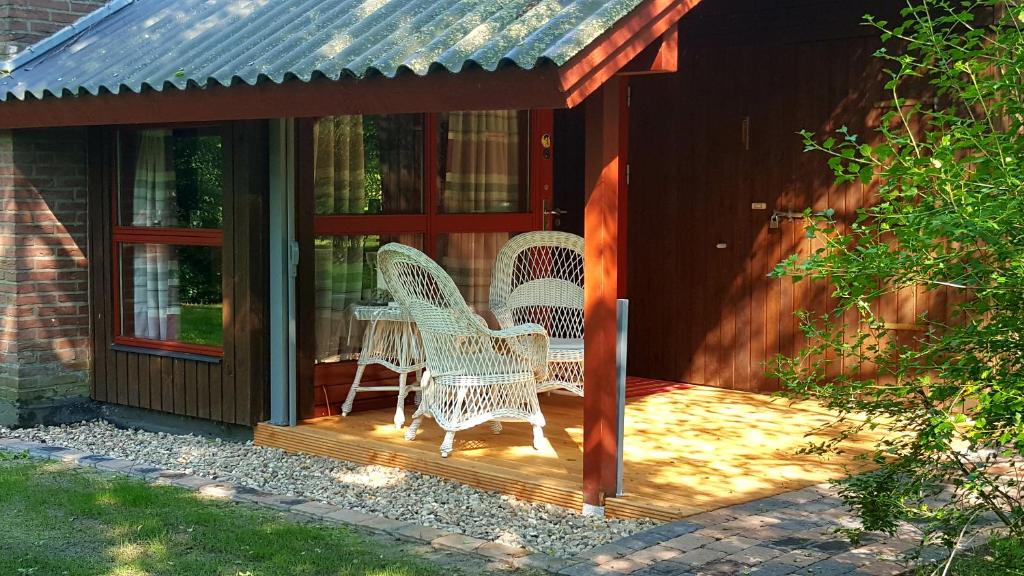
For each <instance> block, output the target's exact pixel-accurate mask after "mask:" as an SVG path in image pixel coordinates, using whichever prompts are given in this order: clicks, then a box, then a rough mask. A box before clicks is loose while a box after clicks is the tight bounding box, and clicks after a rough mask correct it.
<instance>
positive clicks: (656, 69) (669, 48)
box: [619, 24, 679, 76]
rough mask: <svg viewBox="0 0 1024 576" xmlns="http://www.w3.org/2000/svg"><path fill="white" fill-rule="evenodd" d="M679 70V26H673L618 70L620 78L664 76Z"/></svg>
mask: <svg viewBox="0 0 1024 576" xmlns="http://www.w3.org/2000/svg"><path fill="white" fill-rule="evenodd" d="M678 70H679V25H678V24H673V25H672V26H671V27H670V28H669V29H668V31H667V32H665V33H664V34H662V35H661V37H659V38H658V39H657V40H655V41H654V42H653V43H652V44H651V45H650V46H648V47H647V48H644V50H643V52H640V53H639V54H637V56H636V57H635V58H633V59H632V60H631V61H630V62H629V64H626V65H625V66H623V68H622V69H621V70H619V75H620V76H638V75H641V74H665V73H671V72H676V71H678Z"/></svg>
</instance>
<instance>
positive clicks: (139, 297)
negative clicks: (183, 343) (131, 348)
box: [126, 130, 181, 340]
mask: <svg viewBox="0 0 1024 576" xmlns="http://www.w3.org/2000/svg"><path fill="white" fill-rule="evenodd" d="M171 137H172V136H171V131H170V130H145V131H143V132H141V135H140V139H139V153H138V159H137V162H136V166H135V179H134V182H133V189H132V225H133V226H146V227H152V226H159V227H173V226H175V225H176V224H177V220H176V206H175V201H174V194H175V181H174V162H173V155H172V154H173V151H172V148H171V146H172V141H171ZM129 246H130V248H127V249H130V250H133V251H134V254H133V255H132V256H133V260H132V262H133V269H132V270H133V272H132V288H133V293H132V294H133V299H134V318H133V319H134V330H133V332H134V336H135V337H137V338H146V339H150V340H177V339H178V335H179V318H180V316H181V305H180V303H179V301H178V262H177V259H176V258H175V254H174V247H173V246H165V245H159V244H136V245H129ZM126 256H127V255H126Z"/></svg>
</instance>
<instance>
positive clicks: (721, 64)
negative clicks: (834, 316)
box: [628, 0, 941, 392]
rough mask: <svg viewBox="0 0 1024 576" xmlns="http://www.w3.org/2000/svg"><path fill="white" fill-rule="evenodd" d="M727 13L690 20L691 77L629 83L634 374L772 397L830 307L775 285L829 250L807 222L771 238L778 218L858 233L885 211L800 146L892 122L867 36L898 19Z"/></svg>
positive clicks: (886, 312) (904, 319) (907, 302)
mask: <svg viewBox="0 0 1024 576" xmlns="http://www.w3.org/2000/svg"><path fill="white" fill-rule="evenodd" d="M726 4H729V7H730V8H729V11H728V12H726V11H725V10H723V9H722V8H716V7H715V5H714V3H705V4H704V5H702V6H700V7H698V8H697V9H695V10H694V11H693V12H692V13H691V14H690V15H688V16H687V17H686V18H684V19H683V21H682V23H681V28H680V45H681V53H680V59H679V72H677V73H675V74H671V75H661V76H652V77H639V78H634V79H632V81H631V84H632V106H631V109H630V115H631V137H630V151H629V157H630V163H631V183H630V196H629V202H630V206H629V228H628V229H629V243H628V245H629V247H630V248H629V250H630V253H629V298H630V300H631V302H632V303H631V306H630V330H631V333H630V346H629V355H630V358H629V360H630V374H632V375H636V376H644V377H650V378H660V379H665V380H672V381H677V382H688V383H695V384H706V385H712V386H718V387H722V388H730V389H739V390H750V391H761V392H767V391H772V390H776V389H777V387H778V383H777V382H774V381H772V380H770V379H768V378H767V377H766V376H765V371H764V366H765V362H766V361H768V360H769V359H771V358H772V357H773V356H774V355H776V354H778V353H784V354H793V353H794V352H795V351H797V350H799V349H800V347H801V346H803V344H804V340H803V338H802V336H801V335H800V332H799V329H798V322H797V320H796V318H795V317H794V315H793V313H794V311H795V310H798V309H809V310H815V311H823V310H825V309H826V308H827V306H828V305H829V304H830V296H829V294H828V293H827V292H828V291H827V289H826V287H825V286H824V285H817V286H811V285H808V284H794V283H792V282H790V281H788V280H771V279H769V278H768V277H767V275H768V273H769V272H770V271H771V270H772V268H773V267H774V266H775V264H776V263H777V262H779V261H780V260H781V259H783V258H784V257H785V256H786V255H788V254H791V253H793V252H794V251H799V252H801V253H806V252H807V251H808V250H812V249H814V248H816V246H814V245H812V243H811V242H809V241H808V240H806V238H805V236H804V230H803V224H802V223H801V222H800V221H794V222H790V221H786V220H783V221H782V222H781V223H780V226H779V228H778V229H770V228H769V219H770V217H771V214H772V210H774V209H779V210H794V211H802V210H803V209H805V208H808V207H810V208H813V209H814V210H823V209H825V208H833V209H835V210H836V213H837V218H838V219H839V220H840V222H842V223H844V224H848V223H849V222H851V221H852V219H853V217H854V211H855V210H856V208H858V207H860V206H863V205H864V203H865V202H867V201H870V198H871V191H870V187H865V186H862V185H860V184H855V185H849V186H844V187H836V186H834V185H833V183H832V176H831V172H830V170H829V169H828V168H827V166H826V164H825V161H824V158H822V157H821V156H820V155H815V154H806V153H804V152H803V151H802V150H803V145H802V142H801V139H800V137H799V136H798V135H797V134H796V133H797V132H798V131H799V130H801V129H809V130H814V131H818V132H824V131H828V130H833V129H836V128H838V127H840V126H842V125H847V126H849V127H850V128H851V130H853V131H854V132H859V133H866V132H867V127H868V126H870V125H871V124H873V123H874V122H876V121H877V120H878V118H879V116H880V114H881V110H880V108H879V105H880V104H881V103H882V102H883V100H884V98H885V97H884V90H883V87H882V84H883V82H884V76H883V74H882V73H881V72H882V71H881V70H880V65H879V64H878V61H877V60H875V59H873V58H872V57H871V54H872V53H873V52H874V50H875V48H876V47H877V42H878V41H877V39H876V38H875V36H874V35H873V34H872V32H871V30H868V29H865V28H864V27H862V26H858V22H859V18H860V15H862V14H864V13H866V12H872V11H875V12H876V13H877V10H879V9H882V8H883V7H884V6H882V5H883V4H888V5H890V6H891V5H892V3H879V2H821V1H818V2H807V1H803V2H800V1H796V0H793V1H790V2H786V4H790V5H792V6H789V9H783V8H780V7H778V6H776V5H775V4H772V7H771V9H770V10H768V9H767V8H761V7H760V5H759V4H758V3H753V2H750V1H744V2H740V3H738V4H736V5H733V4H730V3H726ZM737 8H738V9H737ZM715 10H718V11H717V12H716V11H715ZM822 15H824V16H822ZM748 134H749V136H747V135H748ZM752 203H765V204H767V209H766V210H754V209H752V207H751V204H752ZM721 245H724V247H718V246H721ZM938 297H941V295H940V296H938ZM919 300H920V301H919ZM924 300H925V299H924V298H920V299H919V298H918V295H917V294H914V293H907V294H901V295H900V297H899V298H897V297H895V296H893V297H891V298H888V299H886V300H885V301H883V302H882V305H881V313H882V316H883V317H884V318H885V319H886V320H887V321H889V322H899V323H907V324H913V323H914V321H915V318H916V315H917V314H919V313H921V312H923V311H924V304H925V302H924ZM851 320H852V316H851Z"/></svg>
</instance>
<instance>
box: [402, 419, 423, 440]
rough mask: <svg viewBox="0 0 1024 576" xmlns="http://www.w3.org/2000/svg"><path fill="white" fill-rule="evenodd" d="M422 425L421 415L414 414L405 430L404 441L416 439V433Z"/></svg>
mask: <svg viewBox="0 0 1024 576" xmlns="http://www.w3.org/2000/svg"><path fill="white" fill-rule="evenodd" d="M422 423H423V414H420V413H419V412H416V414H414V415H413V417H412V423H411V424H409V427H408V428H406V429H405V439H406V440H410V441H411V440H415V439H416V433H417V432H418V431H419V429H420V424H422Z"/></svg>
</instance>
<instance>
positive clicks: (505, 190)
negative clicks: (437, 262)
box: [442, 110, 521, 313]
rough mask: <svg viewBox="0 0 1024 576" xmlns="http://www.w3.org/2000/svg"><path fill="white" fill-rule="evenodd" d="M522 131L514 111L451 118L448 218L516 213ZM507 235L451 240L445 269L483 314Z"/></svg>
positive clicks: (446, 190) (444, 201)
mask: <svg viewBox="0 0 1024 576" xmlns="http://www.w3.org/2000/svg"><path fill="white" fill-rule="evenodd" d="M519 132H520V130H519V115H518V113H517V112H516V111H515V110H487V111H481V112H453V113H451V114H449V115H448V142H447V154H446V166H445V179H444V189H443V190H442V205H443V209H444V212H448V213H494V212H516V211H518V210H519V209H520V206H519V199H520V182H519V167H520V158H519V155H520V152H519V151H520V145H519V141H520V137H521V135H520V133H519ZM508 239H509V234H507V233H484V234H452V235H450V236H449V237H448V244H447V249H446V251H445V254H444V256H443V259H444V267H445V269H446V270H447V271H448V273H449V274H451V276H452V278H453V279H454V280H455V283H456V284H458V286H459V289H460V290H461V291H462V294H463V296H464V297H465V298H466V301H467V302H468V303H469V304H470V306H473V308H474V309H476V311H477V312H479V313H483V312H484V311H487V310H488V306H487V300H488V291H489V288H490V281H491V270H492V269H493V268H494V260H495V258H496V257H497V255H498V251H499V250H500V249H501V247H502V246H503V245H504V244H505V242H507V241H508Z"/></svg>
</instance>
